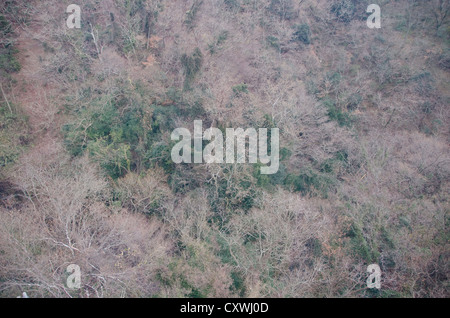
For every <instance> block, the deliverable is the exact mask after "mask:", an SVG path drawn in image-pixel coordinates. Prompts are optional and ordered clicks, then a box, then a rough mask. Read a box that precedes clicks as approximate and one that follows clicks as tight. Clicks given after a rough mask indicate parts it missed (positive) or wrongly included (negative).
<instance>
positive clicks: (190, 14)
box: [184, 0, 203, 30]
mask: <svg viewBox="0 0 450 318" xmlns="http://www.w3.org/2000/svg"><path fill="white" fill-rule="evenodd" d="M202 4H203V1H202V0H195V1H194V3H193V4H192V6H191V9H190V10H188V11H187V12H186V19H185V20H184V24H185V25H186V26H187V27H188V29H189V30H192V29H193V28H194V27H195V18H196V16H197V13H198V10H199V9H200V7H201V5H202Z"/></svg>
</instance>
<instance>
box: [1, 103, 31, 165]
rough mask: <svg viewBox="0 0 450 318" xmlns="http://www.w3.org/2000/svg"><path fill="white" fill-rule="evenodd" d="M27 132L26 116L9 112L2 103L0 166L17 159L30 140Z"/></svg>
mask: <svg viewBox="0 0 450 318" xmlns="http://www.w3.org/2000/svg"><path fill="white" fill-rule="evenodd" d="M3 104H6V102H4V103H3ZM28 133H29V127H28V124H27V120H26V118H25V117H24V116H21V115H17V114H15V113H13V114H11V113H10V112H9V109H8V108H7V107H6V105H4V106H3V105H2V107H0V168H5V167H8V166H10V165H11V164H13V163H14V162H15V161H16V160H17V159H18V157H19V155H20V154H21V153H22V152H23V150H24V149H25V147H26V146H27V145H28V143H29V142H30V140H29V138H30V137H29V135H28Z"/></svg>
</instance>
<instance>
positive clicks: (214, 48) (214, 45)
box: [208, 31, 228, 55]
mask: <svg viewBox="0 0 450 318" xmlns="http://www.w3.org/2000/svg"><path fill="white" fill-rule="evenodd" d="M227 38H228V31H222V32H221V33H220V34H219V36H218V37H217V38H216V39H215V40H214V42H213V43H211V44H208V50H209V53H210V54H211V55H212V54H214V53H216V51H217V50H218V49H220V47H221V46H222V45H223V44H224V43H225V41H226V40H227Z"/></svg>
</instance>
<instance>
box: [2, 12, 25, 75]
mask: <svg viewBox="0 0 450 318" xmlns="http://www.w3.org/2000/svg"><path fill="white" fill-rule="evenodd" d="M11 37H12V28H11V23H10V22H9V21H8V20H7V19H6V18H5V17H4V16H3V15H0V76H1V77H4V78H9V74H11V73H14V72H18V71H20V69H21V65H20V63H19V61H18V60H17V58H16V54H17V53H18V51H17V49H16V48H15V46H14V41H13V40H12V39H11Z"/></svg>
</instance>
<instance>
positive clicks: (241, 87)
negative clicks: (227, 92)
mask: <svg viewBox="0 0 450 318" xmlns="http://www.w3.org/2000/svg"><path fill="white" fill-rule="evenodd" d="M232 90H233V93H234V96H235V97H238V96H240V95H241V93H245V94H247V93H248V86H247V84H238V85H236V86H233V87H232Z"/></svg>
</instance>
